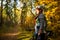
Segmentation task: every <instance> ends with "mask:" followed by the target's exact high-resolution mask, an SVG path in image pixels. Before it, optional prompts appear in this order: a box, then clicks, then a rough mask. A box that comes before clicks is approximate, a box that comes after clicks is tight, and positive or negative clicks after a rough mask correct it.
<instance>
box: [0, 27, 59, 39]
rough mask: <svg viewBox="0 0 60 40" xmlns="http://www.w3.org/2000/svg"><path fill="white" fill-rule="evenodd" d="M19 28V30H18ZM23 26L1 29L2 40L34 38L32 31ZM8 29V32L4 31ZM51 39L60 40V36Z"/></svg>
mask: <svg viewBox="0 0 60 40" xmlns="http://www.w3.org/2000/svg"><path fill="white" fill-rule="evenodd" d="M17 29H19V30H17ZM20 29H21V28H18V27H14V28H13V29H11V30H10V29H8V28H7V30H6V29H3V30H0V31H2V32H0V40H30V38H32V35H33V32H32V31H25V30H20ZM4 30H5V31H7V32H4ZM51 40H60V36H59V37H58V38H54V39H53V38H52V39H51Z"/></svg>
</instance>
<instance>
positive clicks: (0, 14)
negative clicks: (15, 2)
mask: <svg viewBox="0 0 60 40" xmlns="http://www.w3.org/2000/svg"><path fill="white" fill-rule="evenodd" d="M2 11H3V0H1V12H0V19H1V20H0V25H1V26H2V24H3V18H2Z"/></svg>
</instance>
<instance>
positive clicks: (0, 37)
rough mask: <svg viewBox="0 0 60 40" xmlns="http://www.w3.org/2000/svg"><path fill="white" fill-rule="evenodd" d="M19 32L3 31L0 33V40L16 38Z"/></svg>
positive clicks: (14, 39) (15, 39)
mask: <svg viewBox="0 0 60 40" xmlns="http://www.w3.org/2000/svg"><path fill="white" fill-rule="evenodd" d="M18 34H20V33H5V34H1V35H0V40H17V35H18Z"/></svg>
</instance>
